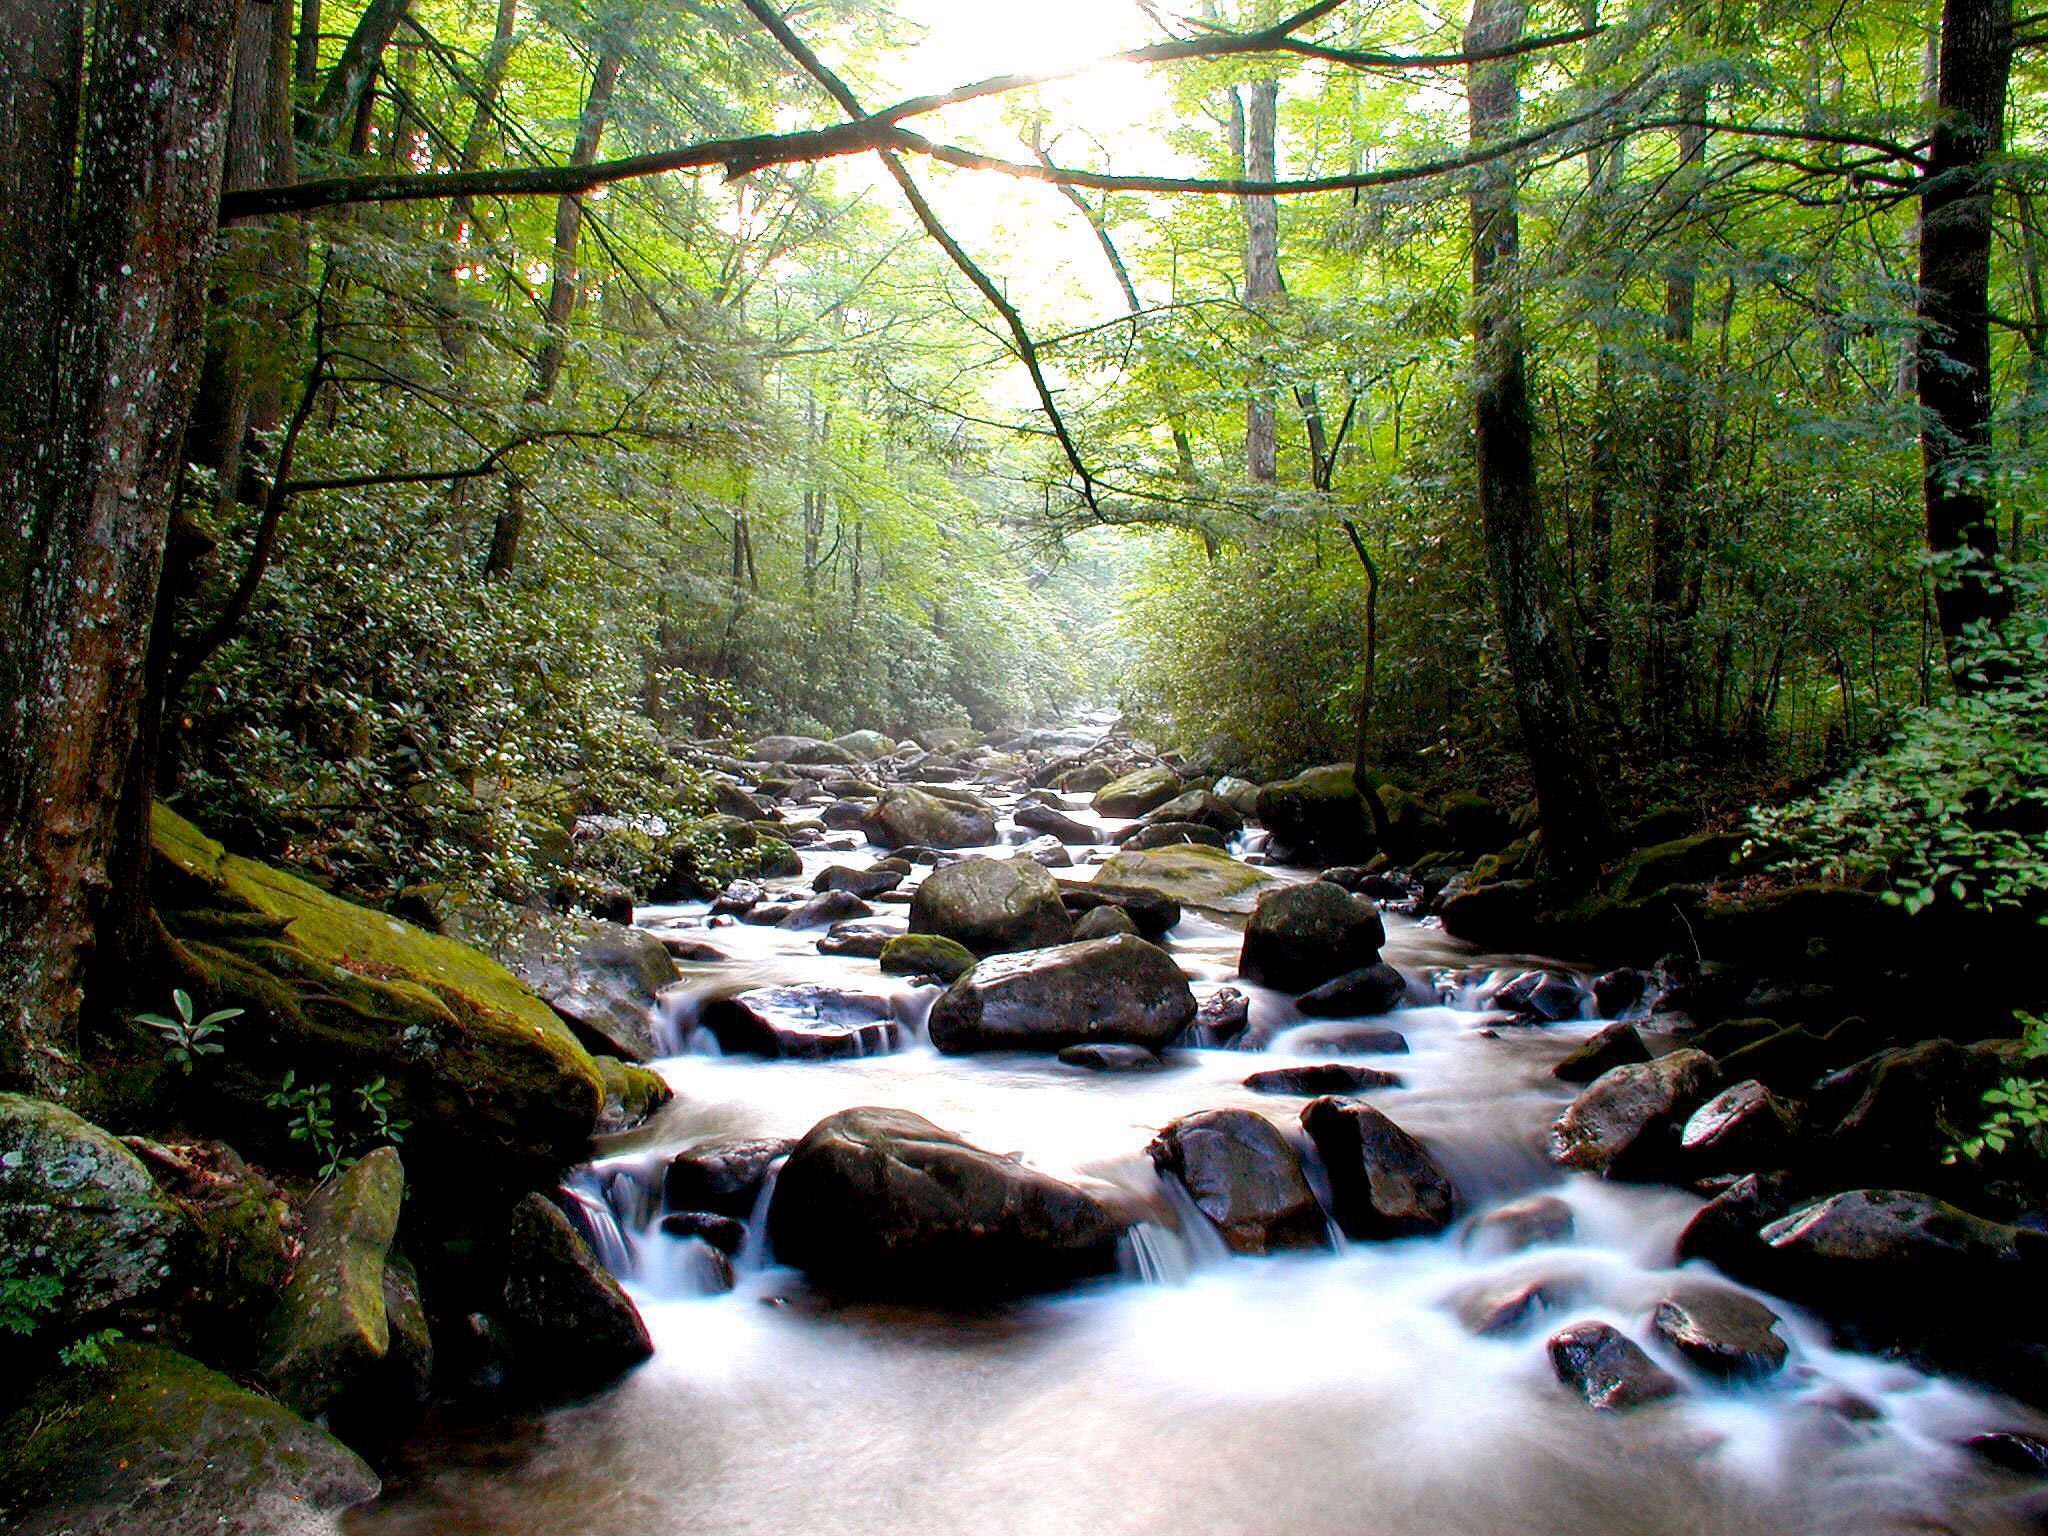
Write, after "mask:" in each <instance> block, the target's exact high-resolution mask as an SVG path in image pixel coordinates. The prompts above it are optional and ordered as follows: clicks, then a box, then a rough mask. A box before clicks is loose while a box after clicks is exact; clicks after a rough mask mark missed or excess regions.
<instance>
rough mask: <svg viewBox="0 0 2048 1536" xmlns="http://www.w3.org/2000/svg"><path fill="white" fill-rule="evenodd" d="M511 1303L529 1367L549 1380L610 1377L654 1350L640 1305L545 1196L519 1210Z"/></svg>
mask: <svg viewBox="0 0 2048 1536" xmlns="http://www.w3.org/2000/svg"><path fill="white" fill-rule="evenodd" d="M504 1300H505V1317H506V1321H507V1322H508V1323H509V1324H510V1325H511V1328H512V1331H513V1334H514V1336H515V1338H516V1339H517V1340H518V1343H519V1357H518V1363H519V1365H520V1368H521V1370H522V1371H523V1372H524V1373H525V1374H526V1375H528V1376H529V1377H531V1378H535V1379H538V1380H542V1381H544V1382H545V1383H547V1384H548V1385H551V1386H552V1385H559V1386H577V1385H585V1384H591V1383H595V1382H600V1381H605V1380H609V1379H610V1378H611V1377H613V1376H616V1375H617V1374H618V1373H619V1372H621V1371H623V1370H626V1369H628V1368H629V1367H631V1366H635V1365H638V1364H639V1363H640V1362H641V1361H642V1360H645V1359H646V1358H647V1357H648V1356H649V1355H652V1354H653V1353H654V1343H653V1341H652V1340H650V1339H649V1338H648V1336H647V1327H646V1325H645V1324H644V1323H642V1322H641V1321H640V1313H639V1309H638V1308H636V1307H635V1306H634V1305H633V1303H632V1300H631V1299H630V1298H629V1297H628V1296H627V1295H626V1293H625V1292H624V1291H623V1290H621V1289H620V1288H619V1282H618V1281H616V1280H614V1279H613V1278H612V1276H611V1274H610V1273H609V1272H608V1271H607V1270H606V1269H605V1267H604V1266H603V1265H602V1264H600V1263H599V1262H598V1261H597V1256H596V1255H595V1254H594V1253H592V1252H591V1251H590V1245H589V1244H588V1243H586V1242H585V1241H584V1240H583V1237H582V1235H581V1234H580V1233H578V1232H577V1230H576V1229H575V1228H574V1227H573V1226H571V1225H570V1224H569V1218H568V1217H566V1216H564V1215H563V1214H562V1213H561V1212H560V1211H559V1210H557V1209H556V1208H555V1207H554V1205H552V1204H551V1203H550V1202H549V1201H548V1200H546V1199H545V1198H544V1197H542V1196H540V1195H537V1194H529V1195H527V1196H525V1197H524V1198H523V1199H522V1200H521V1201H520V1202H519V1204H518V1205H517V1206H515V1207H514V1208H513V1212H512V1231H511V1236H510V1241H509V1247H508V1252H507V1259H506V1265H505V1289H504Z"/></svg>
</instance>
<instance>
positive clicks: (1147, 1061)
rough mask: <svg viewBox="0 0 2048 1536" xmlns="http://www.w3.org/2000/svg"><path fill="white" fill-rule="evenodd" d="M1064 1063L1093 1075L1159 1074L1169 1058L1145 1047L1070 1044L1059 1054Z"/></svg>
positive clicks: (1062, 1063)
mask: <svg viewBox="0 0 2048 1536" xmlns="http://www.w3.org/2000/svg"><path fill="white" fill-rule="evenodd" d="M1059 1059H1060V1063H1061V1065H1063V1066H1068V1067H1081V1068H1084V1069H1085V1070H1087V1071H1090V1072H1157V1071H1159V1070H1160V1069H1161V1068H1163V1067H1164V1066H1165V1065H1166V1058H1165V1057H1164V1056H1161V1055H1160V1054H1159V1053H1158V1052H1157V1051H1152V1050H1147V1049H1146V1048H1145V1047H1144V1046H1142V1045H1114V1044H1110V1045H1070V1046H1067V1047H1065V1048H1064V1049H1063V1050H1061V1052H1060V1053H1059Z"/></svg>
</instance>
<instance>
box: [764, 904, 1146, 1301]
mask: <svg viewBox="0 0 2048 1536" xmlns="http://www.w3.org/2000/svg"><path fill="white" fill-rule="evenodd" d="M1110 942H1116V941H1110ZM1123 1226H1124V1224H1123V1222H1122V1221H1120V1220H1119V1219H1118V1217H1117V1216H1116V1215H1115V1214H1114V1213H1112V1212H1111V1210H1110V1209H1109V1208H1108V1207H1107V1206H1106V1205H1104V1204H1103V1203H1102V1202H1101V1201H1100V1200H1098V1199H1096V1198H1095V1197H1094V1196H1093V1195H1091V1194H1089V1193H1087V1192H1086V1191H1084V1190H1082V1189H1079V1188H1077V1187H1075V1186H1074V1185H1071V1184H1066V1183H1063V1182H1061V1181H1060V1180H1058V1179H1055V1178H1052V1177H1050V1176H1049V1175H1047V1174H1043V1173H1040V1172H1038V1171H1037V1170H1036V1169H1033V1168H1029V1167H1026V1166H1025V1165H1024V1164H1023V1163H1021V1162H1019V1161H1017V1160H1016V1159H1015V1158H1011V1157H1002V1156H998V1155H997V1154H995V1153H993V1152H986V1151H983V1150H982V1149H981V1148H979V1147H977V1146H974V1145H972V1144H971V1143H969V1142H967V1141H965V1140H963V1139H962V1138H960V1137H958V1136H955V1135H952V1134H951V1133H949V1132H947V1131H943V1130H941V1129H939V1127H937V1126H936V1125H933V1124H932V1123H931V1122H930V1121H929V1120H926V1119H923V1118H922V1117H920V1116H918V1115H913V1114H910V1113H908V1112H907V1111H904V1110H898V1109H846V1110H841V1111H840V1112H839V1113H837V1114H835V1115H831V1116H828V1117H827V1118H826V1119H824V1120H822V1121H820V1122H819V1123H818V1124H817V1125H815V1126H813V1127H812V1128H811V1130H810V1132H809V1134H808V1135H806V1136H805V1137H804V1139H803V1140H802V1141H800V1142H799V1143H798V1144H797V1147H796V1150H795V1151H793V1152H792V1153H790V1156H789V1161H788V1163H787V1164H785V1165H784V1167H783V1170H782V1173H781V1176H780V1177H779V1178H778V1179H777V1180H776V1184H775V1194H774V1197H773V1199H772V1200H770V1202H769V1206H768V1235H769V1239H770V1241H771V1242H772V1243H773V1244H774V1248H775V1256H776V1258H777V1259H778V1260H779V1261H780V1262H782V1263H784V1264H789V1265H792V1266H793V1267H795V1268H797V1269H800V1270H802V1271H804V1273H805V1274H807V1275H808V1276H810V1277H811V1279H812V1280H813V1281H815V1282H817V1283H819V1284H821V1285H824V1286H827V1287H830V1288H831V1289H834V1290H840V1291H850V1292H855V1293H859V1294H865V1295H879V1296H887V1297H929V1298H933V1299H937V1300H943V1301H957V1302H971V1301H984V1300H989V1299H994V1298H999V1297H1003V1296H1010V1295H1016V1294H1020V1293H1027V1292H1032V1291H1043V1290H1053V1289H1057V1288H1059V1287H1061V1286H1065V1285H1069V1284H1072V1283H1073V1282H1075V1281H1077V1280H1083V1279H1087V1278H1089V1277H1091V1276H1095V1275H1104V1274H1112V1273H1114V1272H1115V1270H1116V1264H1117V1242H1118V1239H1119V1237H1120V1236H1121V1235H1122V1232H1123Z"/></svg>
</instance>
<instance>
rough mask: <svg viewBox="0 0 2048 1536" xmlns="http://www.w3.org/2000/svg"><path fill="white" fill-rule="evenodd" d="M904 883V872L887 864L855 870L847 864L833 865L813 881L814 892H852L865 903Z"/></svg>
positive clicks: (820, 872)
mask: <svg viewBox="0 0 2048 1536" xmlns="http://www.w3.org/2000/svg"><path fill="white" fill-rule="evenodd" d="M902 883H903V871H902V870H901V869H893V868H891V867H890V866H888V865H886V864H874V865H870V866H869V867H868V868H866V869H854V868H853V867H851V866H850V865H846V864H833V865H830V866H828V867H827V868H824V869H821V870H819V871H818V873H817V875H816V876H815V877H814V878H813V879H812V881H811V889H812V890H814V891H851V892H852V893H853V894H854V895H856V896H858V897H860V898H861V899H862V900H863V901H871V900H873V899H874V898H875V897H877V896H879V895H881V894H882V892H884V891H893V890H895V889H896V887H897V886H899V885H901V884H902Z"/></svg>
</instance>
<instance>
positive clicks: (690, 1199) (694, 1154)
mask: <svg viewBox="0 0 2048 1536" xmlns="http://www.w3.org/2000/svg"><path fill="white" fill-rule="evenodd" d="M795 1145H796V1142H795V1141H793V1140H791V1139H790V1138H788V1137H783V1136H740V1137H730V1138H727V1139H724V1140H719V1141H710V1142H705V1143H703V1144H702V1145H699V1146H695V1147H691V1148H689V1149H688V1150H687V1151H683V1152H678V1153H677V1154H676V1155H675V1156H674V1157H673V1158H671V1159H670V1160H669V1165H668V1168H667V1170H666V1172H665V1173H664V1174H663V1176H662V1204H663V1205H664V1206H665V1207H666V1208H667V1209H669V1210H671V1211H710V1212H713V1213H714V1214H716V1215H720V1216H730V1217H732V1218H733V1219H734V1220H736V1221H745V1220H746V1219H747V1218H748V1217H749V1216H751V1215H752V1214H753V1212H754V1206H755V1203H756V1202H757V1201H758V1200H759V1199H760V1198H761V1190H762V1187H763V1186H764V1185H765V1184H766V1183H767V1182H768V1174H769V1171H770V1170H771V1169H772V1168H773V1167H774V1166H775V1164H776V1162H777V1161H778V1160H779V1159H781V1158H784V1157H787V1156H788V1155H789V1152H790V1149H791V1148H792V1147H794V1146H795Z"/></svg>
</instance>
